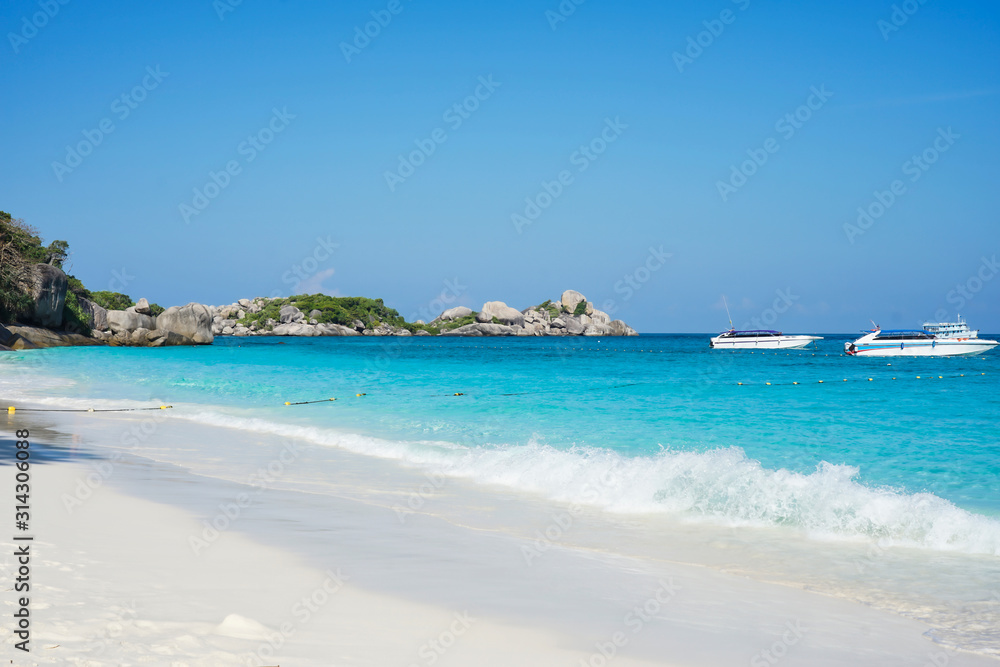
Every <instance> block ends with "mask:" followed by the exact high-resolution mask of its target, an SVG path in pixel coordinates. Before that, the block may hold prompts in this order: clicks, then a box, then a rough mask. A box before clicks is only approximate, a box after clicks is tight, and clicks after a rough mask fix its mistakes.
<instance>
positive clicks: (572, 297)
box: [559, 289, 587, 313]
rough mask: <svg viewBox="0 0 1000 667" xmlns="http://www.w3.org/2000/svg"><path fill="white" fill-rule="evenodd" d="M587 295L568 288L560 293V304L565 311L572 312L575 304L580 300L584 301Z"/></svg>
mask: <svg viewBox="0 0 1000 667" xmlns="http://www.w3.org/2000/svg"><path fill="white" fill-rule="evenodd" d="M586 300H587V297H585V296H584V295H582V294H580V293H579V292H577V291H576V290H572V289H568V290H566V291H565V292H563V293H562V298H561V299H560V300H559V302H560V303H561V304H562V307H563V310H565V311H566V312H567V313H573V312H574V311H575V310H576V307H577V305H578V304H579V303H580V302H581V301H586Z"/></svg>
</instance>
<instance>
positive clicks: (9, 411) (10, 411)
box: [7, 405, 14, 415]
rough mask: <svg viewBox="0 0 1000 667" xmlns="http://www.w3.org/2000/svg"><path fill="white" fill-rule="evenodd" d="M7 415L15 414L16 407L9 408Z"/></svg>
mask: <svg viewBox="0 0 1000 667" xmlns="http://www.w3.org/2000/svg"><path fill="white" fill-rule="evenodd" d="M7 414H9V415H12V414H14V406H13V405H12V406H10V407H9V408H7Z"/></svg>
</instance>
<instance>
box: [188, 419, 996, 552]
mask: <svg viewBox="0 0 1000 667" xmlns="http://www.w3.org/2000/svg"><path fill="white" fill-rule="evenodd" d="M185 418H188V419H192V420H194V421H198V422H201V423H205V424H211V425H214V426H224V427H231V428H240V429H247V430H251V431H257V432H263V433H270V434H274V435H279V436H283V437H289V438H295V439H301V440H305V441H308V442H312V443H315V444H318V445H324V446H334V447H340V448H344V449H347V450H349V451H352V452H356V453H361V454H367V455H372V456H378V457H382V458H389V459H394V460H397V461H399V462H401V463H404V464H407V465H411V466H415V467H418V468H421V469H425V470H428V471H433V472H437V473H441V474H444V475H449V476H454V477H460V478H465V479H471V480H474V481H476V482H479V483H483V484H495V485H501V486H505V487H508V488H511V489H515V490H519V491H528V492H533V493H538V494H541V495H544V496H546V497H548V498H551V499H553V500H556V501H560V502H567V503H578V504H582V505H589V506H593V507H597V508H600V509H603V510H606V511H610V512H619V513H658V512H668V513H672V514H675V515H679V516H682V517H685V518H687V519H689V520H707V521H711V522H714V523H719V524H728V525H756V526H787V527H790V528H794V529H797V530H801V531H806V532H808V533H809V534H811V535H813V536H814V537H821V538H825V539H831V538H832V539H852V540H857V539H868V540H877V541H878V542H879V544H880V545H882V546H890V545H897V546H910V547H919V548H925V549H935V550H942V551H957V552H965V553H976V554H990V555H1000V521H997V520H996V519H992V518H990V517H986V516H982V515H977V514H974V513H971V512H968V511H966V510H963V509H961V508H959V507H957V506H955V505H954V504H952V503H951V502H949V501H947V500H945V499H943V498H940V497H938V496H936V495H934V494H930V493H915V494H911V493H905V492H903V491H900V490H898V489H893V488H888V487H872V486H867V485H865V484H862V483H859V482H858V481H857V479H856V478H857V476H858V474H859V470H858V469H857V468H855V467H851V466H844V465H833V464H830V463H825V462H824V463H821V464H820V465H819V466H818V467H817V469H816V470H815V471H814V472H812V473H810V474H802V473H797V472H792V471H789V470H784V469H779V470H770V469H767V468H764V467H763V466H761V464H760V463H759V462H758V461H755V460H753V459H750V458H748V457H747V456H746V455H745V453H744V452H743V450H742V449H740V448H739V447H730V448H726V449H716V450H712V451H708V452H689V451H673V450H664V451H662V452H660V453H659V454H658V455H656V456H644V457H626V456H622V455H621V454H618V453H617V452H614V451H610V450H603V449H599V448H574V449H569V450H560V449H556V448H553V447H550V446H548V445H544V444H539V443H537V442H532V443H529V444H527V445H518V446H503V445H499V446H484V447H466V446H462V445H456V444H453V443H448V442H440V441H417V442H414V441H410V442H406V441H393V440H385V439H380V438H373V437H368V436H364V435H359V434H353V433H343V432H337V431H335V430H332V429H325V428H318V427H311V426H294V425H289V424H280V423H276V422H272V421H268V420H264V419H256V418H252V419H243V418H238V417H234V416H231V415H226V414H222V413H219V412H215V411H212V410H196V411H193V412H188V413H187V415H186V417H185Z"/></svg>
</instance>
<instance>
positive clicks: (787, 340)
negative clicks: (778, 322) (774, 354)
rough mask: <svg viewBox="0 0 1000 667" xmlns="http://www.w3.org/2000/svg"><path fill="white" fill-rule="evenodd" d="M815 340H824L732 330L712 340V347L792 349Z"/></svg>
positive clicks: (821, 338)
mask: <svg viewBox="0 0 1000 667" xmlns="http://www.w3.org/2000/svg"><path fill="white" fill-rule="evenodd" d="M814 340H823V337H822V336H786V335H785V334H783V333H781V332H780V331H771V330H769V329H760V330H756V331H737V330H736V329H730V330H729V331H723V332H722V333H720V334H719V335H718V336H716V337H714V338H712V339H711V343H710V344H711V346H712V347H714V348H720V349H730V350H755V349H765V350H774V349H782V350H785V349H790V348H796V347H805V346H806V345H808V344H809V343H811V342H813V341H814Z"/></svg>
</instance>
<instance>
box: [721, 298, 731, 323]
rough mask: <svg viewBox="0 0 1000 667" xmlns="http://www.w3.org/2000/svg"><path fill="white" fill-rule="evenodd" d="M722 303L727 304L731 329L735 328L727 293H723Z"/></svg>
mask: <svg viewBox="0 0 1000 667" xmlns="http://www.w3.org/2000/svg"><path fill="white" fill-rule="evenodd" d="M722 303H724V304H726V315H727V316H728V317H729V329H730V330H732V329H733V316H732V315H730V314H729V302H728V301H726V295H725V294H723V295H722Z"/></svg>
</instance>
